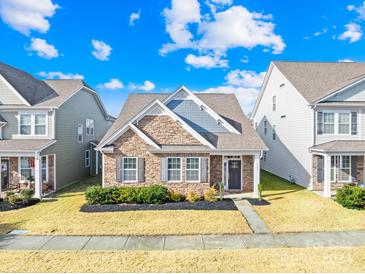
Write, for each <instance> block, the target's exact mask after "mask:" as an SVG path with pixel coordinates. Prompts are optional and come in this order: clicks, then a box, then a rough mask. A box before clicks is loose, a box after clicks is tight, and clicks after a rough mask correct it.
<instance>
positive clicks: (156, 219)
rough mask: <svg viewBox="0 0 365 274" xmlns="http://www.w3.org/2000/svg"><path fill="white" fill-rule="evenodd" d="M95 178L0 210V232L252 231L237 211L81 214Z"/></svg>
mask: <svg viewBox="0 0 365 274" xmlns="http://www.w3.org/2000/svg"><path fill="white" fill-rule="evenodd" d="M95 180H96V179H95V178H93V179H89V180H86V181H83V182H81V183H79V184H77V185H74V186H72V187H70V188H68V189H67V190H65V191H64V192H62V193H60V194H59V195H58V196H56V197H55V199H54V200H51V201H45V202H42V203H39V204H37V205H35V206H32V207H29V208H24V209H20V210H15V211H8V212H0V234H4V233H6V232H8V231H9V230H12V229H28V230H30V231H31V234H33V235H36V234H42V235H45V234H47V235H48V234H54V235H183V234H185V235H187V234H235V233H239V234H242V233H251V230H250V228H249V226H248V225H247V223H246V222H245V221H244V219H243V218H242V216H241V214H240V213H239V212H238V211H228V210H227V211H221V210H220V211H218V210H217V211H208V210H205V211H202V210H175V211H173V210H171V211H127V212H110V213H82V212H80V211H79V209H80V207H81V206H82V205H83V204H84V203H85V199H84V190H85V189H86V187H87V186H89V185H90V184H92V183H95Z"/></svg>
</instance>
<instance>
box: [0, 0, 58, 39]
mask: <svg viewBox="0 0 365 274" xmlns="http://www.w3.org/2000/svg"><path fill="white" fill-rule="evenodd" d="M58 8H59V6H58V5H57V4H53V3H52V1H51V0H1V1H0V16H1V19H2V20H3V21H4V23H6V24H8V25H9V26H10V27H11V28H13V29H15V30H16V31H19V32H20V33H22V34H25V35H29V34H30V32H31V31H37V32H41V33H46V32H47V31H48V30H49V28H50V24H49V21H48V19H47V18H50V17H52V16H53V15H54V14H55V12H56V10H57V9H58Z"/></svg>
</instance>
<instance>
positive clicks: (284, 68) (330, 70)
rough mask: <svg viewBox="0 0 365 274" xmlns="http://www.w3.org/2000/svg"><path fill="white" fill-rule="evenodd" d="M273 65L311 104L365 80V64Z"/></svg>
mask: <svg viewBox="0 0 365 274" xmlns="http://www.w3.org/2000/svg"><path fill="white" fill-rule="evenodd" d="M273 64H274V65H275V66H276V67H277V68H278V69H279V70H280V71H281V73H283V75H284V76H285V77H286V78H287V79H288V80H289V81H290V83H291V84H292V85H293V86H294V87H295V88H296V89H297V90H298V92H299V93H301V94H302V96H303V97H304V98H305V99H306V100H307V101H308V103H310V104H312V103H315V102H316V101H318V100H320V99H322V98H324V97H326V96H328V95H330V94H332V93H333V92H336V91H338V90H341V89H342V88H345V87H347V86H349V85H351V84H353V83H355V82H357V81H359V80H362V79H363V78H365V63H356V62H284V61H274V62H273Z"/></svg>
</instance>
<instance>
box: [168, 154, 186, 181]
mask: <svg viewBox="0 0 365 274" xmlns="http://www.w3.org/2000/svg"><path fill="white" fill-rule="evenodd" d="M169 159H180V180H169ZM166 169H167V182H168V183H181V182H182V181H183V180H182V175H183V168H182V157H167V167H166ZM172 170H177V169H172Z"/></svg>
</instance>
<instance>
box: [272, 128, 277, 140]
mask: <svg viewBox="0 0 365 274" xmlns="http://www.w3.org/2000/svg"><path fill="white" fill-rule="evenodd" d="M272 139H273V140H276V126H275V125H273V126H272Z"/></svg>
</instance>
